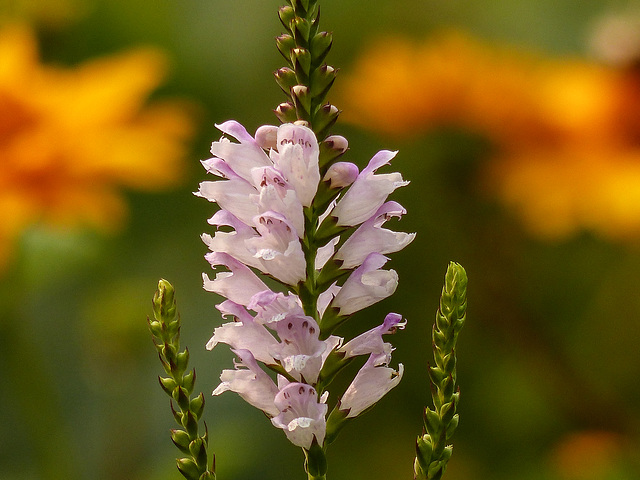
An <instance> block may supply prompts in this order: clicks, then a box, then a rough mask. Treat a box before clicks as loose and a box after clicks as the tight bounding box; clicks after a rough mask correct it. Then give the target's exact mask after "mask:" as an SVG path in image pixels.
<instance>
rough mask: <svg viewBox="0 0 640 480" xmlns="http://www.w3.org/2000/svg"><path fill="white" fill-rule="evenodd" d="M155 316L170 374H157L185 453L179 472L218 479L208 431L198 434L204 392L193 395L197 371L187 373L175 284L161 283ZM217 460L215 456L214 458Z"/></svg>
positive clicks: (174, 435)
mask: <svg viewBox="0 0 640 480" xmlns="http://www.w3.org/2000/svg"><path fill="white" fill-rule="evenodd" d="M153 317H154V320H150V319H149V318H147V322H148V324H149V330H150V331H151V335H152V336H153V343H154V345H155V346H156V350H157V351H158V356H159V357H160V362H161V363H162V366H163V367H164V371H165V373H166V374H167V376H166V377H158V379H159V381H160V386H161V387H162V389H163V390H164V391H165V393H166V394H167V395H169V396H170V397H171V400H170V403H171V411H172V412H173V417H174V419H175V420H176V422H177V423H178V425H179V426H180V428H178V429H172V430H171V440H172V441H173V443H174V444H175V445H176V447H178V449H179V450H180V451H181V452H182V453H183V454H185V455H186V456H185V457H183V458H179V459H177V461H176V462H177V467H178V470H180V473H181V474H182V475H183V476H184V477H185V478H186V479H188V480H215V478H216V474H215V464H212V466H211V469H209V467H208V460H207V446H208V433H207V426H206V423H205V434H204V435H202V436H200V435H199V434H198V421H199V420H200V418H201V417H202V413H203V411H204V396H203V395H202V393H200V394H199V395H197V396H195V397H193V398H192V394H193V390H194V386H195V381H196V372H195V370H194V369H192V370H191V371H189V372H188V373H185V372H187V366H188V363H189V351H188V350H187V349H185V350H184V351H182V352H180V316H179V315H178V314H177V311H176V302H175V296H174V289H173V286H172V285H171V284H170V283H169V282H167V281H166V280H160V281H159V282H158V289H157V291H156V293H155V295H154V296H153ZM174 405H175V406H174ZM214 462H215V457H214Z"/></svg>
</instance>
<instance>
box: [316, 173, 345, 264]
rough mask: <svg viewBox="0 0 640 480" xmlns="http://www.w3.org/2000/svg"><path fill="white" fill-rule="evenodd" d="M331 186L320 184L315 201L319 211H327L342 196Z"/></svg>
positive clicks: (328, 183) (338, 190) (340, 191)
mask: <svg viewBox="0 0 640 480" xmlns="http://www.w3.org/2000/svg"><path fill="white" fill-rule="evenodd" d="M324 173H326V172H321V174H324ZM329 185H330V182H329V181H323V182H320V184H319V185H318V191H317V192H316V196H315V198H314V199H313V201H314V203H315V205H316V206H317V209H318V210H319V211H324V210H326V209H327V207H329V204H330V203H331V202H333V200H335V199H336V197H337V196H338V195H340V193H342V189H340V188H330V186H329ZM334 263H335V262H334Z"/></svg>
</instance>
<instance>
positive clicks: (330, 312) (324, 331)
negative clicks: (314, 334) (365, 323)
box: [320, 307, 350, 340]
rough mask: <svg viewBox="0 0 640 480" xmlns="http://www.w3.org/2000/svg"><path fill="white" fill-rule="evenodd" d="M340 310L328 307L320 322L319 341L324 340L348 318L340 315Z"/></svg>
mask: <svg viewBox="0 0 640 480" xmlns="http://www.w3.org/2000/svg"><path fill="white" fill-rule="evenodd" d="M339 312H340V309H338V308H333V307H328V308H327V309H326V310H325V311H324V315H322V319H321V320H320V340H326V339H327V338H329V336H330V335H331V334H332V333H333V332H334V331H335V329H336V328H338V327H339V326H340V325H342V324H343V323H344V322H346V321H347V320H348V319H349V318H350V317H349V316H348V315H340V313H339Z"/></svg>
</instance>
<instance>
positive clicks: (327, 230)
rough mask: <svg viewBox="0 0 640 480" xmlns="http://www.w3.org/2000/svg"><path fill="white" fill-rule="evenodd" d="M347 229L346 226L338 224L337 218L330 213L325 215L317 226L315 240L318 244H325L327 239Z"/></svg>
mask: <svg viewBox="0 0 640 480" xmlns="http://www.w3.org/2000/svg"><path fill="white" fill-rule="evenodd" d="M348 229H349V227H347V226H338V220H337V219H336V218H335V217H332V216H331V215H329V216H327V218H325V219H324V221H323V222H322V223H321V224H320V226H319V227H318V230H317V231H316V235H315V241H316V242H317V244H318V245H326V244H327V242H328V241H329V240H331V239H332V238H334V237H337V236H338V235H341V234H342V233H344V232H346V231H347V230H348Z"/></svg>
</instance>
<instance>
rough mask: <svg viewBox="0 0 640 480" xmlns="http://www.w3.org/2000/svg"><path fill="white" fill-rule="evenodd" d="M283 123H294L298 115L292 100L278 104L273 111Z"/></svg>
mask: <svg viewBox="0 0 640 480" xmlns="http://www.w3.org/2000/svg"><path fill="white" fill-rule="evenodd" d="M273 113H275V114H276V117H278V120H280V121H281V122H282V123H293V122H295V121H296V120H297V119H298V117H297V115H296V107H295V106H294V105H293V103H291V102H285V103H281V104H280V105H278V107H277V108H276V109H275V110H274V111H273Z"/></svg>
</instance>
